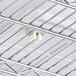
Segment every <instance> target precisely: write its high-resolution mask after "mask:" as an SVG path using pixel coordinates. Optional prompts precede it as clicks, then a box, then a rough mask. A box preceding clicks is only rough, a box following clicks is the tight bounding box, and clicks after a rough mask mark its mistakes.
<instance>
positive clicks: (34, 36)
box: [31, 31, 42, 43]
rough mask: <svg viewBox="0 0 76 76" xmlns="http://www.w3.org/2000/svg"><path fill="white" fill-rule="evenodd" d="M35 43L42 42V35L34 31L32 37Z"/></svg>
mask: <svg viewBox="0 0 76 76" xmlns="http://www.w3.org/2000/svg"><path fill="white" fill-rule="evenodd" d="M31 38H32V39H33V40H34V41H35V42H37V43H38V42H40V41H41V40H42V35H41V33H40V32H39V31H33V32H32V37H31Z"/></svg>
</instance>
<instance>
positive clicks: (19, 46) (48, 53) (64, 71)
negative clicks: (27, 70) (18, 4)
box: [0, 0, 76, 76]
mask: <svg viewBox="0 0 76 76" xmlns="http://www.w3.org/2000/svg"><path fill="white" fill-rule="evenodd" d="M15 1H16V0H15ZM1 2H2V1H1ZM4 2H5V1H4ZM45 2H46V1H45ZM45 2H44V1H43V2H42V3H41V5H42V4H44V3H45ZM47 4H48V2H47ZM52 4H53V6H51V7H49V9H52V8H54V7H55V6H57V5H58V6H61V5H59V4H56V3H52ZM39 6H40V5H39ZM39 6H37V7H35V8H34V9H33V10H31V11H32V12H33V11H35V10H36V9H37V8H39ZM62 7H63V9H61V10H59V11H58V13H56V15H54V16H57V15H58V14H59V13H61V12H62V11H64V10H66V9H68V8H65V7H64V6H62ZM8 8H9V7H7V8H6V7H5V8H3V10H4V9H6V10H7V9H8ZM22 8H23V7H22ZM40 8H41V7H40ZM49 9H48V10H47V11H49ZM17 10H18V9H17ZM17 10H16V11H17ZM69 10H71V13H69V15H68V16H67V18H69V17H70V16H72V15H73V14H74V13H75V10H72V9H70V8H69ZM4 11H5V10H4ZM32 12H29V14H31V13H32ZM43 13H44V14H45V13H46V11H45V12H43ZM43 13H42V14H41V13H40V14H41V15H40V16H38V17H37V16H36V17H37V19H38V18H39V17H41V16H42V15H43ZM10 14H11V13H10ZM29 14H27V16H28V15H29ZM12 16H13V15H12ZM12 16H11V17H12ZM27 16H26V18H27ZM54 16H53V17H52V18H54ZM23 18H25V15H24V16H23ZM26 18H25V19H26ZM67 18H66V17H65V19H63V20H62V21H61V22H63V21H65V20H66V19H67ZM25 19H24V20H25ZM20 20H22V18H21V19H20ZM28 20H30V19H28ZM34 20H35V19H34ZM27 22H28V21H27ZM33 22H34V21H33ZM45 22H46V21H45ZM61 22H59V23H58V24H61ZM74 23H75V21H74V22H73V23H72V24H74ZM7 24H8V25H7ZM28 24H32V22H31V23H28ZM52 24H54V23H52ZM70 26H72V25H70ZM39 27H40V26H39ZM54 27H55V26H54ZM41 28H42V27H41ZM0 29H1V30H0V49H1V50H0V56H1V57H2V58H5V59H7V60H12V61H15V62H18V63H22V64H25V65H29V66H32V67H35V68H39V70H40V69H42V70H45V71H48V72H52V73H53V74H57V75H58V74H60V75H63V76H71V74H72V73H73V72H75V67H76V65H75V64H76V59H75V58H76V56H75V50H76V48H75V46H76V43H75V41H72V40H69V39H66V38H63V37H59V36H56V35H53V34H48V33H46V32H45V33H44V34H43V35H42V36H43V41H42V42H41V43H39V44H37V45H36V44H34V43H33V41H30V39H31V38H30V37H29V36H28V35H29V33H30V32H31V31H33V30H31V31H30V32H29V33H25V30H27V27H26V26H23V25H20V24H17V23H15V22H12V21H9V20H6V19H4V18H2V17H1V18H0ZM74 33H75V31H74ZM51 44H52V45H51ZM47 45H48V46H47ZM44 47H45V48H44ZM31 48H32V49H31ZM25 50H28V51H25ZM66 51H67V53H66ZM35 55H36V56H35ZM20 56H21V57H20ZM4 64H6V65H7V66H8V64H7V63H5V61H4ZM61 64H62V65H61ZM60 65H61V66H60ZM8 67H9V66H8ZM10 68H11V70H12V71H14V72H15V70H14V69H13V68H12V67H10ZM69 68H70V69H69ZM15 73H16V72H15ZM34 73H36V72H33V75H35V76H37V75H38V74H37V75H36V74H34ZM5 76H6V75H5ZM22 76H25V75H22ZM26 76H27V75H26ZM28 76H30V75H29V74H28ZM39 76H40V75H39ZM41 76H44V75H41ZM48 76H49V75H48Z"/></svg>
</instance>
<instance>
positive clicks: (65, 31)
mask: <svg viewBox="0 0 76 76" xmlns="http://www.w3.org/2000/svg"><path fill="white" fill-rule="evenodd" d="M9 1H10V0H9ZM7 2H8V1H1V6H0V8H1V10H0V13H1V16H4V17H8V18H10V19H14V20H17V21H19V22H22V23H24V24H30V25H32V26H35V27H39V28H42V29H44V30H47V31H52V32H55V33H57V34H61V35H64V36H67V37H72V38H76V29H75V24H76V21H75V19H76V18H75V16H76V12H75V9H73V8H70V7H68V6H65V5H61V4H59V3H56V2H53V1H47V0H42V2H40V1H39V0H38V1H36V0H31V1H30V0H27V1H26V2H25V3H24V0H23V1H18V0H12V2H11V1H10V2H8V3H7ZM5 3H7V4H8V5H7V4H5ZM23 3H24V4H23ZM36 3H37V5H36ZM46 6H47V7H46ZM57 8H58V9H57ZM27 9H30V10H27ZM25 10H26V11H25ZM39 11H40V12H39ZM37 12H39V13H37ZM67 12H68V13H67ZM50 13H51V14H50ZM57 19H59V20H58V21H57Z"/></svg>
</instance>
